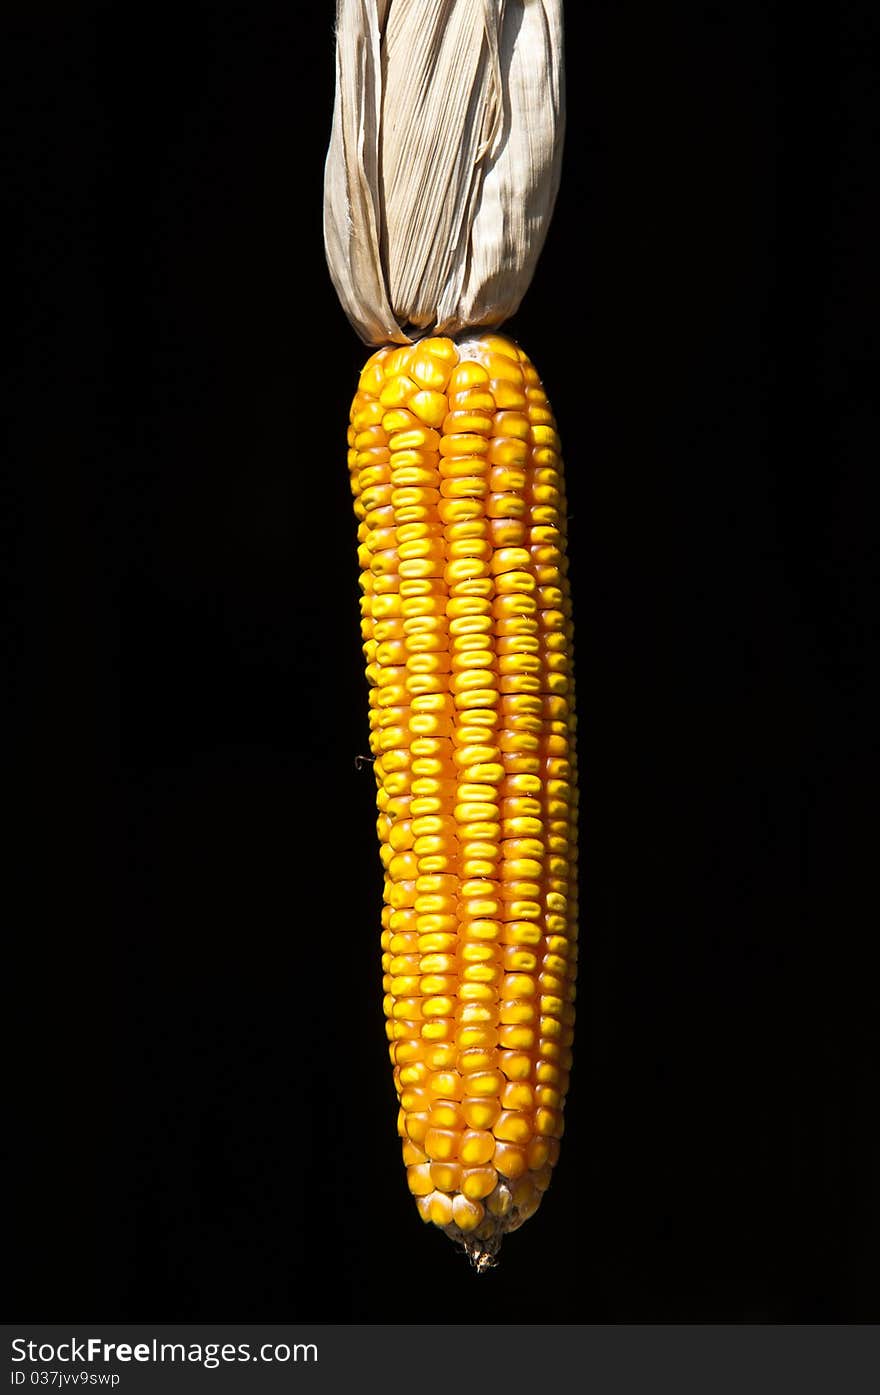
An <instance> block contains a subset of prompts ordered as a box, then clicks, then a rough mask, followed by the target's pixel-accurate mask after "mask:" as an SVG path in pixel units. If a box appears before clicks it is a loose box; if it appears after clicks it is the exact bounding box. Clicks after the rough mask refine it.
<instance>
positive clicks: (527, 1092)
mask: <svg viewBox="0 0 880 1395" xmlns="http://www.w3.org/2000/svg"><path fill="white" fill-rule="evenodd" d="M511 1054H513V1053H511ZM519 1059H520V1060H522V1061H524V1062H525V1065H526V1069H527V1070H528V1068H529V1066H530V1064H531V1062H530V1061H529V1058H528V1056H522V1057H520V1058H519ZM514 1079H516V1080H517V1081H518V1082H522V1081H523V1080H524V1079H525V1077H524V1076H523V1075H521V1074H520V1075H517V1076H516V1077H510V1080H511V1083H510V1084H508V1085H505V1087H504V1092H503V1094H502V1096H501V1103H502V1104H503V1106H504V1108H505V1109H519V1110H525V1109H531V1108H532V1107H533V1105H534V1103H535V1095H534V1091H533V1090H532V1087H531V1085H525V1084H522V1083H516V1084H514V1083H513V1080H514Z"/></svg>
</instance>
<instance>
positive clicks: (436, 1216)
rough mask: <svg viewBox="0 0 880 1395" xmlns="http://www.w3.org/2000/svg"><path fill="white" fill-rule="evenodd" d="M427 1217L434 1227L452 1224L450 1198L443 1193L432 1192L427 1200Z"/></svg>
mask: <svg viewBox="0 0 880 1395" xmlns="http://www.w3.org/2000/svg"><path fill="white" fill-rule="evenodd" d="M429 1203H430V1204H429V1215H430V1218H431V1220H432V1221H433V1223H434V1225H441V1226H442V1225H450V1224H451V1223H452V1198H451V1197H449V1196H447V1195H446V1193H445V1192H432V1193H431V1196H430V1199H429Z"/></svg>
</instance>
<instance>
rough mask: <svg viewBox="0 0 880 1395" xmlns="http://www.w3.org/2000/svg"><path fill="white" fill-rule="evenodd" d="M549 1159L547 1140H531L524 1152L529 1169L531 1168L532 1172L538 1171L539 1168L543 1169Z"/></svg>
mask: <svg viewBox="0 0 880 1395" xmlns="http://www.w3.org/2000/svg"><path fill="white" fill-rule="evenodd" d="M549 1158H550V1143H549V1140H548V1139H546V1138H533V1139H532V1141H531V1143H530V1144H529V1146H528V1149H527V1152H526V1161H527V1162H528V1164H529V1167H530V1168H532V1169H533V1170H534V1171H538V1169H539V1168H542V1167H544V1165H545V1164H546V1163H547V1162H548V1161H549Z"/></svg>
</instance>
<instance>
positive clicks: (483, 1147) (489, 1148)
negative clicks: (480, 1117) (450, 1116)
mask: <svg viewBox="0 0 880 1395" xmlns="http://www.w3.org/2000/svg"><path fill="white" fill-rule="evenodd" d="M494 1152H495V1138H494V1135H493V1134H491V1133H489V1131H488V1130H486V1129H469V1130H467V1131H466V1132H465V1133H463V1134H462V1138H461V1144H460V1146H459V1157H460V1158H461V1161H462V1162H463V1163H464V1164H466V1166H468V1167H473V1166H478V1165H480V1164H482V1163H487V1162H491V1160H492V1155H493V1153H494Z"/></svg>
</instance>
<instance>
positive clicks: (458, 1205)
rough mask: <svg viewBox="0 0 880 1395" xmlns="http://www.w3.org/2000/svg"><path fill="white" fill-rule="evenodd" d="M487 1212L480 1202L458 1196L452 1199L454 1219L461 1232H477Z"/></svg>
mask: <svg viewBox="0 0 880 1395" xmlns="http://www.w3.org/2000/svg"><path fill="white" fill-rule="evenodd" d="M484 1214H485V1212H484V1209H483V1207H482V1206H481V1204H480V1202H479V1201H472V1200H471V1199H470V1198H469V1197H467V1196H463V1195H458V1196H454V1197H453V1198H452V1218H453V1220H454V1221H455V1224H456V1225H457V1226H458V1228H459V1230H461V1231H463V1232H464V1233H465V1234H468V1233H469V1232H470V1231H472V1230H476V1228H477V1226H478V1225H479V1224H480V1222H481V1221H482V1219H483V1216H484Z"/></svg>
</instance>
